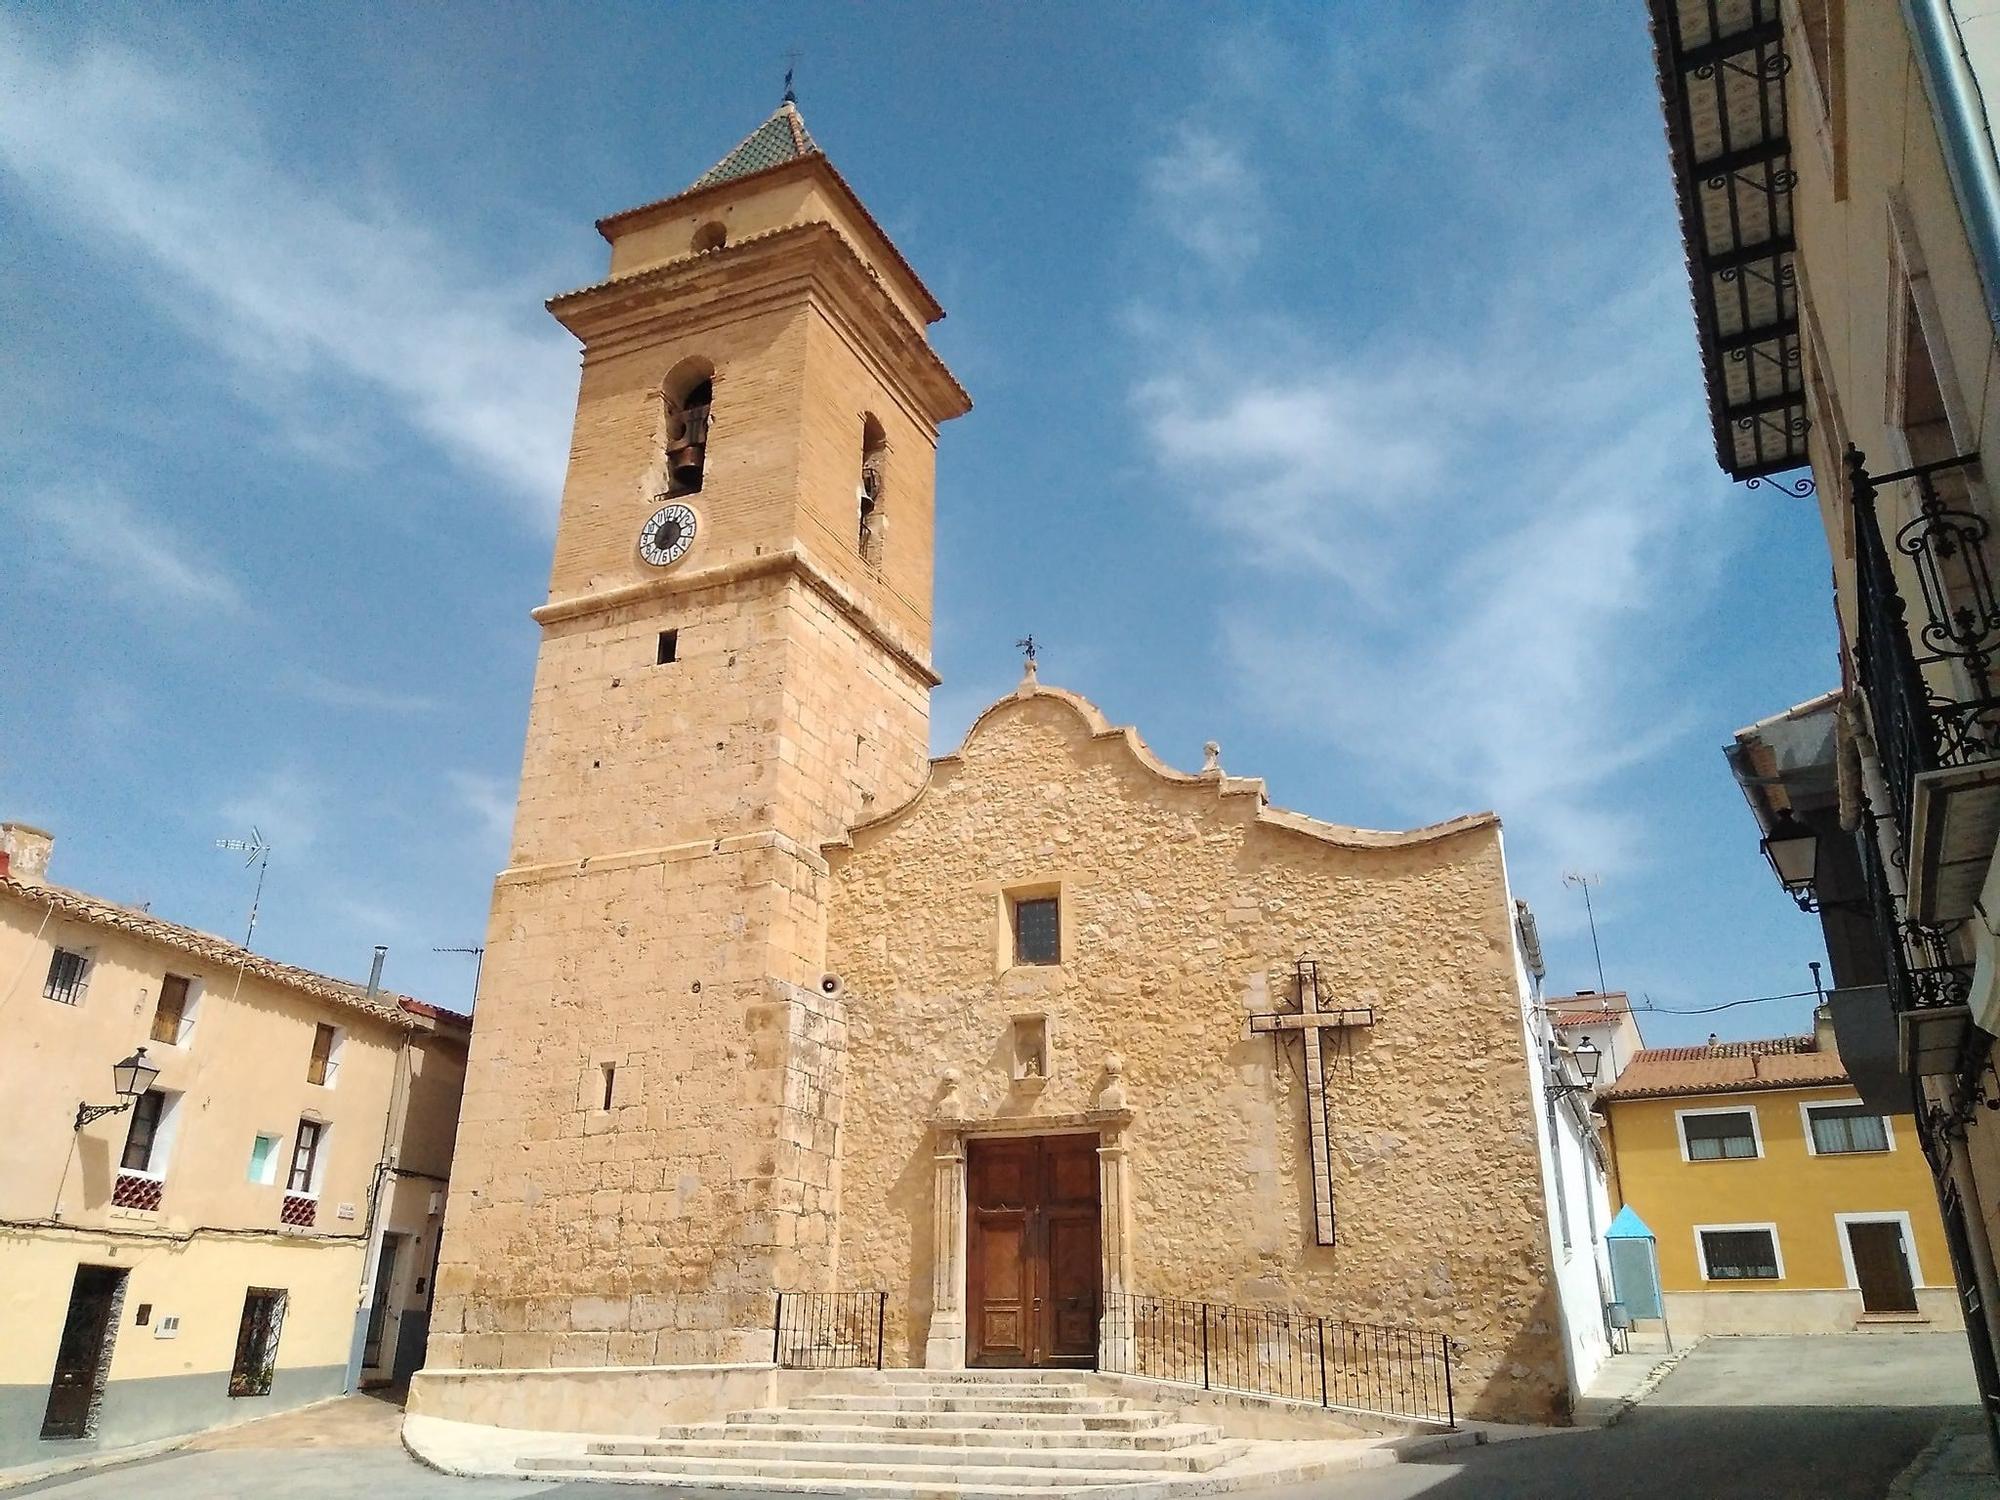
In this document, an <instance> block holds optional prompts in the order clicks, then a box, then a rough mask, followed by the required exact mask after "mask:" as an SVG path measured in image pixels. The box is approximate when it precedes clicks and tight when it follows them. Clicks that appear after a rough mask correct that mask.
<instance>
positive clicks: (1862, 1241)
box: [1847, 1219, 1917, 1313]
mask: <svg viewBox="0 0 2000 1500" xmlns="http://www.w3.org/2000/svg"><path fill="white" fill-rule="evenodd" d="M1847 1248H1848V1250H1849V1252H1850V1253H1851V1254H1852V1255H1853V1257H1854V1280H1855V1282H1856V1283H1857V1284H1858V1285H1859V1286H1860V1288H1861V1310H1862V1311H1863V1312H1864V1313H1913V1312H1915V1311H1916V1310H1917V1287H1916V1278H1915V1277H1913V1276H1912V1275H1911V1274H1910V1250H1909V1246H1907V1245H1906V1244H1904V1243H1903V1224H1902V1221H1901V1220H1900V1219H1849V1220H1848V1221H1847Z"/></svg>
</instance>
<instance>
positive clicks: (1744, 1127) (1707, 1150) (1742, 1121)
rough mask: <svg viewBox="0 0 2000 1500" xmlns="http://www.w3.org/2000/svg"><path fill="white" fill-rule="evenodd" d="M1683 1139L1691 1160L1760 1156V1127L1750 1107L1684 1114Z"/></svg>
mask: <svg viewBox="0 0 2000 1500" xmlns="http://www.w3.org/2000/svg"><path fill="white" fill-rule="evenodd" d="M1681 1139H1682V1140H1683V1141H1684V1142H1685V1143H1686V1145H1687V1155H1688V1160H1689V1161H1722V1160H1725V1159H1728V1160H1736V1159H1739V1158H1743V1157H1752V1156H1760V1155H1762V1154H1763V1153H1762V1152H1760V1151H1759V1150H1758V1149H1757V1126H1756V1123H1755V1120H1754V1119H1753V1117H1752V1116H1751V1113H1750V1111H1749V1110H1747V1109H1731V1110H1725V1111H1723V1112H1721V1113H1719V1114H1712V1115H1682V1116H1681Z"/></svg>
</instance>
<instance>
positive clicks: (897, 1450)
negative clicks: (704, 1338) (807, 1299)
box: [516, 1370, 1269, 1500]
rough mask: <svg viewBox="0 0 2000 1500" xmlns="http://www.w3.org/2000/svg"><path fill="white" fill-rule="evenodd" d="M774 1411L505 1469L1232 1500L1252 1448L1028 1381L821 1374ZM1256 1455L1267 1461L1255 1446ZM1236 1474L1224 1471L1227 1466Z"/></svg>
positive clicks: (711, 1483) (769, 1485)
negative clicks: (1225, 1498) (824, 1382)
mask: <svg viewBox="0 0 2000 1500" xmlns="http://www.w3.org/2000/svg"><path fill="white" fill-rule="evenodd" d="M828 1385H829V1386H830V1387H831V1388H824V1387H823V1388H822V1389H821V1390H818V1391H816V1392H814V1393H813V1394H810V1395H799V1396H796V1397H794V1398H793V1399H792V1400H791V1401H790V1403H789V1404H788V1405H786V1406H782V1407H774V1408H767V1409H758V1410H752V1411H737V1412H731V1413H730V1414H729V1415H728V1416H727V1417H726V1418H725V1419H724V1420H723V1421H720V1422H701V1423H685V1424H680V1425H675V1426H668V1427H663V1428H662V1429H661V1431H660V1436H659V1437H658V1438H657V1439H597V1440H592V1441H589V1442H587V1443H586V1444H584V1445H583V1446H582V1451H580V1452H578V1451H569V1452H561V1453H550V1452H541V1453H535V1454H532V1455H527V1456H523V1457H521V1458H519V1459H518V1460H517V1461H516V1463H517V1468H518V1470H520V1471H522V1472H526V1473H530V1474H533V1475H534V1476H535V1477H536V1478H538V1479H551V1480H553V1479H565V1478H575V1479H595V1480H600V1481H609V1482H613V1483H625V1484H650V1485H656V1486H661V1487H665V1488H673V1489H683V1488H686V1489H701V1490H706V1491H714V1492H716V1493H723V1494H727V1493H731V1492H748V1491H763V1492H765V1493H768V1494H812V1495H839V1496H849V1497H855V1500H862V1497H867V1500H1019V1497H1033V1500H1049V1497H1054V1496H1061V1495H1074V1494H1102V1495H1103V1496H1105V1500H1178V1497H1182V1496H1192V1495H1196V1494H1207V1493H1211V1492H1215V1491H1217V1490H1218V1488H1220V1489H1230V1488H1234V1487H1236V1484H1237V1483H1238V1482H1240V1481H1238V1480H1232V1479H1231V1477H1230V1476H1231V1475H1234V1474H1237V1473H1238V1471H1239V1470H1241V1469H1243V1468H1244V1466H1245V1465H1249V1466H1250V1467H1252V1468H1257V1469H1260V1470H1264V1471H1265V1472H1268V1469H1267V1468H1266V1465H1265V1464H1264V1462H1263V1461H1261V1460H1259V1459H1257V1458H1246V1457H1245V1455H1246V1454H1248V1453H1250V1452H1251V1450H1252V1449H1253V1448H1256V1447H1258V1446H1259V1445H1254V1444H1251V1443H1249V1442H1246V1441H1242V1440H1239V1439H1231V1438H1225V1437H1223V1436H1222V1435H1221V1433H1220V1432H1219V1431H1218V1430H1217V1429H1216V1428H1214V1427H1211V1426H1206V1425H1202V1424H1198V1423H1193V1422H1186V1421H1181V1420H1178V1419H1176V1418H1175V1417H1173V1416H1170V1415H1169V1414H1168V1413H1167V1412H1165V1411H1159V1410H1153V1409H1149V1408H1147V1407H1144V1406H1143V1405H1141V1404H1140V1403H1139V1402H1137V1401H1134V1400H1132V1399H1130V1398H1128V1397H1124V1396H1113V1395H1104V1394H1098V1393H1096V1392H1097V1391H1098V1390H1099V1389H1100V1388H1097V1387H1094V1386H1093V1385H1092V1384H1091V1380H1090V1377H1089V1376H1088V1375H1079V1374H1078V1373H1077V1372H1074V1371H1041V1370H1022V1371H1005V1370H968V1371H935V1370H882V1371H875V1370H865V1371H841V1372H837V1373H836V1372H829V1380H828ZM1263 1446H1265V1447H1268V1446H1269V1445H1263ZM1239 1459H1241V1460H1243V1462H1242V1463H1240V1464H1239V1463H1236V1462H1235V1461H1236V1460H1239Z"/></svg>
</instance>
